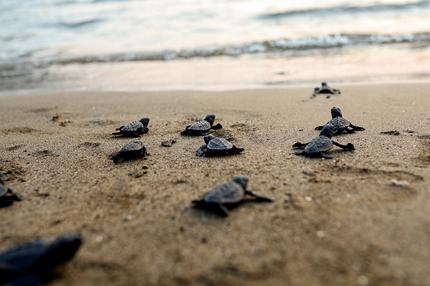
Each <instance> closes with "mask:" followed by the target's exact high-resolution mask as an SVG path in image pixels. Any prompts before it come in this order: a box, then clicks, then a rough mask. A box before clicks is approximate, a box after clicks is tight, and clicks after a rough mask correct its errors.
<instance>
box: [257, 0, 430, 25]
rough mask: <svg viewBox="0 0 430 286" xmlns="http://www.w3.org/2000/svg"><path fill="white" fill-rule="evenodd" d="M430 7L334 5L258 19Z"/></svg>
mask: <svg viewBox="0 0 430 286" xmlns="http://www.w3.org/2000/svg"><path fill="white" fill-rule="evenodd" d="M426 7H430V1H429V0H420V1H415V2H406V3H391V4H386V3H385V4H372V5H336V6H330V7H319V8H309V9H298V10H287V11H276V12H271V13H265V14H262V15H260V16H259V17H258V18H260V19H264V20H271V19H279V18H288V17H296V16H320V15H332V14H352V13H354V14H356V13H366V14H367V13H372V12H374V13H379V12H392V11H399V10H406V9H414V8H426Z"/></svg>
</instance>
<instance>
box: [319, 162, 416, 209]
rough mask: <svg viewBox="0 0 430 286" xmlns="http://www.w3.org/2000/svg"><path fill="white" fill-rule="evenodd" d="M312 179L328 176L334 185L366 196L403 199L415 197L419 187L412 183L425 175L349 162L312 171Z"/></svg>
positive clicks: (390, 200)
mask: <svg viewBox="0 0 430 286" xmlns="http://www.w3.org/2000/svg"><path fill="white" fill-rule="evenodd" d="M314 173H316V174H317V175H316V176H314V177H312V178H311V179H312V180H315V181H317V182H319V181H321V180H323V179H324V180H327V181H328V182H330V183H333V184H335V185H337V186H338V187H339V188H338V189H340V190H342V192H346V193H349V194H356V195H358V194H360V195H363V196H365V194H366V193H369V192H370V193H371V194H372V195H371V196H370V197H371V200H375V201H380V200H382V201H386V202H402V201H405V200H408V199H411V198H414V197H415V196H416V195H417V193H418V191H417V190H416V189H415V184H416V183H419V182H422V181H424V177H422V176H420V175H417V174H414V173H412V172H408V171H404V170H383V169H371V168H361V167H354V166H349V165H334V166H331V167H328V166H325V167H324V168H321V169H318V171H314Z"/></svg>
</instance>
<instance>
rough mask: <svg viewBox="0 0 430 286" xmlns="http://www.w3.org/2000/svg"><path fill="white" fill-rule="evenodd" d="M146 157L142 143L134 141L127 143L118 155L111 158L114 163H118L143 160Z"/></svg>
mask: <svg viewBox="0 0 430 286" xmlns="http://www.w3.org/2000/svg"><path fill="white" fill-rule="evenodd" d="M145 155H146V148H145V146H144V145H143V143H142V141H140V140H134V141H131V142H130V143H127V144H126V145H125V146H124V147H122V148H121V150H119V152H118V153H116V154H115V155H113V156H112V160H113V162H114V163H119V162H122V161H128V160H134V159H139V158H143V157H145Z"/></svg>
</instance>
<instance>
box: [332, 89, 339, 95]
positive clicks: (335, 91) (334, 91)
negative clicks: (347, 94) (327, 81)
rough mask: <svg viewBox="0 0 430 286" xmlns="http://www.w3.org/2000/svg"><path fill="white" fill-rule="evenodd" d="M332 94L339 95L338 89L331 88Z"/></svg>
mask: <svg viewBox="0 0 430 286" xmlns="http://www.w3.org/2000/svg"><path fill="white" fill-rule="evenodd" d="M332 91H333V94H341V92H340V89H335V88H332Z"/></svg>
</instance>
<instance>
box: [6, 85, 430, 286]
mask: <svg viewBox="0 0 430 286" xmlns="http://www.w3.org/2000/svg"><path fill="white" fill-rule="evenodd" d="M329 84H332V85H333V87H335V88H336V87H341V90H342V95H339V96H332V97H331V98H330V99H327V98H325V97H318V98H315V99H310V96H311V93H312V89H311V88H309V87H306V88H303V87H295V88H280V87H279V88H278V87H276V88H272V87H270V88H262V89H247V90H234V91H217V92H213V91H212V92H211V91H146V92H104V91H96V92H87V91H81V92H79V91H78V92H69V91H60V92H52V93H51V92H50V93H43V92H42V94H39V95H23V96H1V97H0V134H1V136H0V171H1V172H7V173H6V175H7V177H6V179H7V185H8V186H10V187H11V188H13V189H14V190H15V191H17V192H18V193H21V194H22V195H23V196H24V198H25V200H24V201H23V202H20V203H16V204H14V205H13V206H12V207H9V208H5V209H2V210H1V211H2V213H3V219H2V220H1V221H0V228H1V229H3V230H6V231H3V232H1V233H0V241H1V244H0V250H5V249H7V248H9V247H12V246H14V245H16V244H18V243H21V242H24V241H27V240H29V239H32V238H35V237H52V236H55V235H60V234H63V233H67V232H75V231H78V232H80V233H82V235H83V237H84V244H83V247H82V249H81V250H80V251H79V252H78V255H77V257H75V259H74V260H73V261H71V262H70V263H69V264H68V265H67V266H65V267H64V268H62V269H61V274H62V276H61V277H60V278H59V279H58V280H56V281H55V282H54V283H53V285H63V284H67V285H82V284H88V285H94V284H101V283H103V284H111V285H142V284H145V285H184V284H188V285H274V286H276V285H280V286H281V285H285V284H289V285H299V286H301V285H303V286H305V285H315V286H318V285H360V286H365V285H376V284H377V285H424V284H429V283H430V274H429V272H428V266H429V265H430V250H429V249H428V245H429V244H430V237H429V235H428V228H427V226H428V225H430V210H429V208H428V205H429V203H430V193H429V192H428V190H429V186H430V185H429V182H430V172H429V168H430V114H429V112H428V106H430V97H429V96H428V90H430V82H427V83H409V84H357V85H336V84H335V83H331V82H329ZM71 95H72V96H71ZM160 95H162V96H160ZM332 106H339V107H340V108H341V109H342V110H343V113H344V116H345V118H347V119H348V120H350V121H351V122H352V123H354V124H356V125H360V126H364V127H365V128H366V131H363V132H356V133H355V134H348V135H342V136H339V137H336V138H335V139H336V140H337V141H339V142H342V143H347V142H351V143H353V144H354V145H355V147H356V151H355V152H354V153H345V152H334V157H335V158H334V159H333V160H321V159H308V158H303V157H298V156H295V155H293V154H292V153H293V152H292V149H291V145H292V144H293V143H294V142H296V141H307V140H309V139H311V138H312V137H314V136H316V135H317V134H318V133H317V132H315V131H314V130H313V129H314V127H315V126H317V125H320V124H323V123H325V122H326V121H328V120H329V118H330V108H331V107H332ZM209 113H214V114H216V115H217V119H216V122H217V123H218V122H219V123H221V124H222V125H223V126H224V128H223V129H222V130H221V131H220V132H219V135H221V136H225V137H229V138H231V139H232V140H233V142H234V144H235V145H237V146H238V147H243V148H245V152H243V154H241V155H238V156H232V157H227V158H200V157H197V156H195V150H196V149H197V148H198V147H199V146H200V145H201V144H202V142H203V140H202V138H200V137H197V138H188V137H182V136H179V131H181V130H182V129H183V128H184V126H186V125H187V124H188V123H189V122H191V121H193V120H195V119H196V118H201V117H203V116H205V115H206V114H209ZM54 115H59V116H60V121H63V122H65V123H64V126H60V124H59V123H60V122H58V121H52V117H53V116H54ZM142 116H148V117H150V119H151V121H150V124H149V133H148V134H145V135H144V136H142V138H141V139H142V141H143V142H144V144H145V146H146V147H147V148H148V152H149V153H150V156H148V157H147V159H146V160H137V161H134V162H128V163H124V164H119V165H114V164H113V163H112V161H111V160H109V155H110V154H111V153H112V152H115V151H116V150H118V149H119V148H120V147H121V146H123V145H124V144H125V143H127V142H129V141H131V139H114V138H111V136H110V133H111V132H112V131H113V130H114V129H115V128H116V127H118V126H120V125H122V124H124V123H127V122H129V121H132V120H136V119H138V118H140V117H142ZM390 130H398V131H399V133H400V134H399V135H398V136H392V135H387V134H381V132H384V131H390ZM170 139H174V140H175V141H176V143H174V144H173V145H172V146H171V147H163V146H160V144H161V142H163V141H165V140H170ZM240 174H242V175H247V176H248V177H249V180H250V181H249V185H250V188H251V189H252V191H255V192H256V193H259V194H262V195H266V196H269V197H272V198H273V199H274V203H272V204H268V205H260V204H245V205H243V206H241V207H239V208H237V209H235V210H233V211H231V214H230V216H229V217H228V218H226V219H219V218H217V217H215V216H213V215H210V214H207V213H205V212H200V211H198V210H194V209H192V208H190V206H191V201H192V200H194V199H198V198H200V197H201V195H202V194H203V193H205V192H206V191H208V190H209V189H210V188H212V187H214V186H215V185H217V184H219V183H222V182H225V181H228V180H230V179H231V177H232V176H233V175H240ZM398 182H403V183H402V184H400V183H398ZM405 182H406V183H405Z"/></svg>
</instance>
